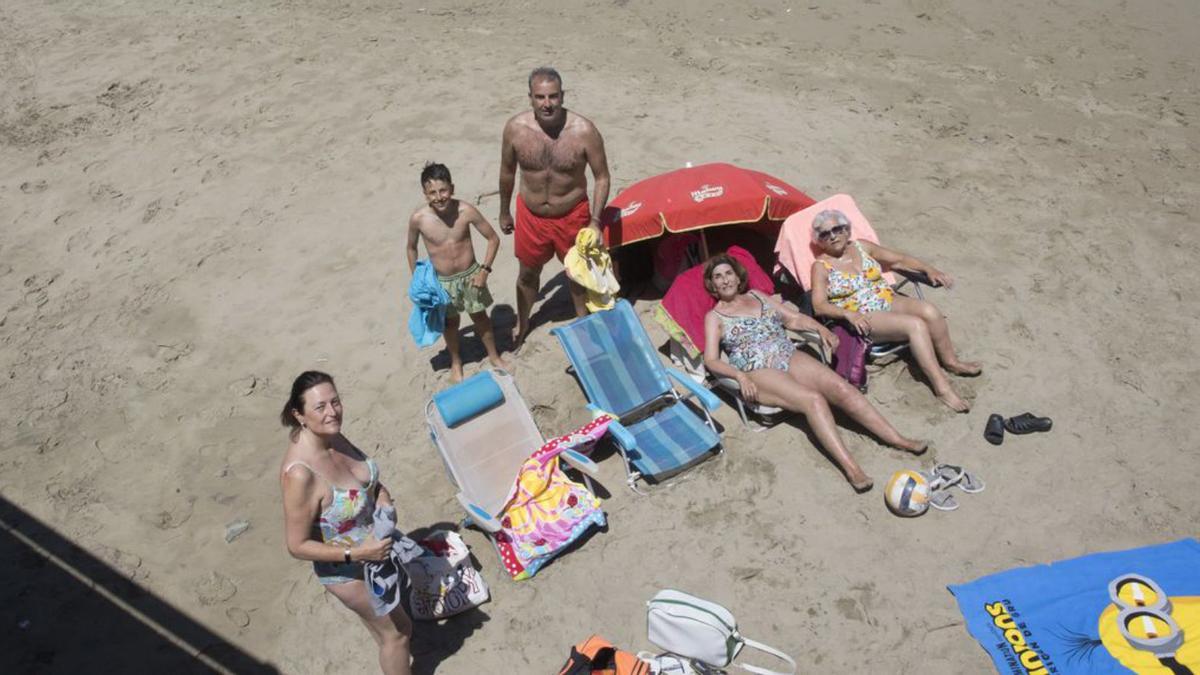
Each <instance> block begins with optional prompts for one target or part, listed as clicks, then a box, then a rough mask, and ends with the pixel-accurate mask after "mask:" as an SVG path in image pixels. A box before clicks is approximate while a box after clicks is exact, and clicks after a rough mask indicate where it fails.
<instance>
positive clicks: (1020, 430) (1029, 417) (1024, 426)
mask: <svg viewBox="0 0 1200 675" xmlns="http://www.w3.org/2000/svg"><path fill="white" fill-rule="evenodd" d="M1053 426H1054V422H1053V421H1052V420H1051V419H1050V418H1049V417H1038V416H1036V415H1034V414H1033V413H1021V414H1020V415H1017V416H1016V417H1010V418H1008V419H1006V420H1004V430H1005V431H1007V432H1008V433H1010V434H1032V433H1033V432H1035V431H1050V428H1051V427H1053Z"/></svg>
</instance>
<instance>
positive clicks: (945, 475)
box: [921, 464, 965, 492]
mask: <svg viewBox="0 0 1200 675" xmlns="http://www.w3.org/2000/svg"><path fill="white" fill-rule="evenodd" d="M964 473H965V472H964V471H963V470H962V467H958V466H952V465H950V464H934V465H933V468H932V469H930V470H928V471H922V472H921V475H922V476H925V480H927V481H929V491H930V492H934V491H936V490H945V489H947V488H950V487H953V486H955V485H957V484H958V483H959V481H961V480H962V478H963V474H964Z"/></svg>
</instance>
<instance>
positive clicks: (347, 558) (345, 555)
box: [342, 546, 351, 562]
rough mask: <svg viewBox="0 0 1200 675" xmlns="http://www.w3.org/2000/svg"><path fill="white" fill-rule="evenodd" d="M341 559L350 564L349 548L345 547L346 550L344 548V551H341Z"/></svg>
mask: <svg viewBox="0 0 1200 675" xmlns="http://www.w3.org/2000/svg"><path fill="white" fill-rule="evenodd" d="M342 559H343V560H345V561H346V562H351V560H350V547H349V546H347V547H346V548H345V549H344V550H343V551H342Z"/></svg>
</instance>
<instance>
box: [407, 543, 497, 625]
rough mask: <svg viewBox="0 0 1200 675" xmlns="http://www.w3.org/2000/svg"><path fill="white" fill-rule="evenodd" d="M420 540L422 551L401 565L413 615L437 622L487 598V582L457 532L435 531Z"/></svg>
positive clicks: (410, 610)
mask: <svg viewBox="0 0 1200 675" xmlns="http://www.w3.org/2000/svg"><path fill="white" fill-rule="evenodd" d="M419 543H420V544H421V546H422V547H424V548H425V551H426V552H425V554H424V555H421V556H419V557H417V558H413V559H412V560H411V561H409V562H407V563H405V564H404V571H405V572H406V573H407V574H408V580H409V584H410V586H409V589H408V608H409V614H410V615H411V616H412V618H414V619H419V620H422V621H437V620H438V619H444V618H446V617H449V616H454V615H455V614H459V613H461V612H465V611H467V610H468V609H472V608H474V607H478V606H479V605H482V604H483V603H485V602H487V601H488V587H487V583H486V582H484V580H483V575H481V574H480V573H479V571H478V570H476V569H475V568H474V567H473V566H472V565H471V551H470V549H469V548H467V543H466V542H464V541H463V539H462V537H460V536H459V535H458V533H456V532H450V531H447V530H437V531H435V532H434V533H433V534H431V535H430V536H429V537H426V538H425V539H422V540H421V541H420V542H419Z"/></svg>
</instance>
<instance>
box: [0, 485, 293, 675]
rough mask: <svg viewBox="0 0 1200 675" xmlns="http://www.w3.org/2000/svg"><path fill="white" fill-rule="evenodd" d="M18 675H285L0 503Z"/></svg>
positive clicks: (5, 588) (4, 649)
mask: <svg viewBox="0 0 1200 675" xmlns="http://www.w3.org/2000/svg"><path fill="white" fill-rule="evenodd" d="M0 578H2V579H4V583H3V584H2V585H0V654H3V655H4V656H3V658H2V661H3V662H4V663H6V664H7V665H6V666H5V667H4V671H5V672H11V673H51V672H53V673H73V672H81V673H83V672H103V673H134V672H138V673H174V674H182V673H211V672H227V673H262V674H265V673H278V672H279V671H278V670H277V669H276V668H275V667H274V666H272V665H270V664H268V663H264V662H262V661H260V660H258V659H257V658H255V657H254V656H252V655H251V654H248V653H247V652H245V651H243V650H242V649H241V648H239V647H238V646H236V645H234V644H232V643H230V642H228V641H226V640H225V639H223V638H222V637H220V636H218V635H217V634H216V633H213V632H212V631H211V630H209V629H208V628H206V627H205V626H203V625H201V624H200V623H198V622H196V621H195V620H194V619H192V618H191V617H189V616H188V615H187V614H186V613H184V612H182V611H180V610H179V609H177V608H175V607H173V606H171V605H170V604H167V603H166V602H164V601H163V600H161V599H160V598H158V597H157V596H155V595H154V594H153V593H151V592H150V591H148V590H146V589H145V588H143V587H142V586H140V585H139V584H137V583H136V582H134V581H131V580H130V578H129V575H128V574H123V573H122V572H120V571H119V570H118V569H116V568H114V567H112V566H110V565H109V564H108V563H106V562H104V561H103V560H100V559H99V558H96V557H95V556H93V555H92V554H91V553H89V552H88V551H86V550H84V549H83V548H81V547H79V546H77V545H76V544H75V543H73V542H71V541H70V540H68V539H66V538H65V537H63V536H62V535H60V534H58V533H57V532H55V531H54V530H53V529H52V528H50V527H49V526H47V525H46V524H45V523H42V522H41V521H39V520H38V519H37V518H35V517H34V516H32V515H30V514H29V513H27V512H25V511H24V510H23V509H21V508H20V507H18V506H17V505H15V504H13V503H12V502H10V501H8V500H7V499H5V498H4V497H0Z"/></svg>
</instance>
